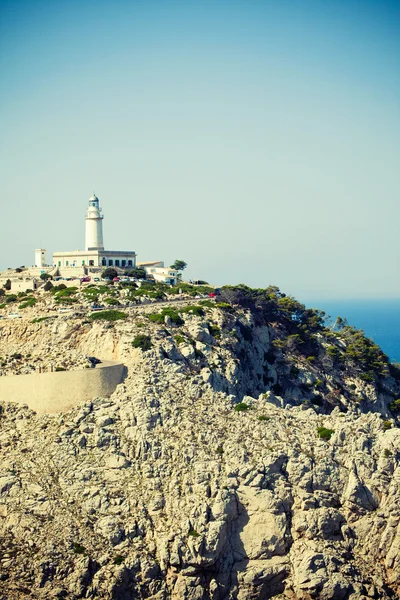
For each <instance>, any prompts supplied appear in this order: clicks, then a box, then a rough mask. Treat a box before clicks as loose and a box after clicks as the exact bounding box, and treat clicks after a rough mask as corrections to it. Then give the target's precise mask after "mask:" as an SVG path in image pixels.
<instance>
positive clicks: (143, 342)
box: [132, 334, 153, 352]
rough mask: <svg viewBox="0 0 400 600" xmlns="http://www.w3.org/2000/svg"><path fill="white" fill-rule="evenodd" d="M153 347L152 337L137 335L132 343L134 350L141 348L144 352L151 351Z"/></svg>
mask: <svg viewBox="0 0 400 600" xmlns="http://www.w3.org/2000/svg"><path fill="white" fill-rule="evenodd" d="M152 345H153V344H152V343H151V338H150V336H149V335H144V334H140V335H137V336H136V337H135V339H134V340H133V342H132V346H133V348H140V349H141V350H143V352H144V351H145V350H150V348H151V347H152Z"/></svg>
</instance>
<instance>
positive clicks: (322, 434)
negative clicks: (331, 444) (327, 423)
mask: <svg viewBox="0 0 400 600" xmlns="http://www.w3.org/2000/svg"><path fill="white" fill-rule="evenodd" d="M334 433H335V431H334V429H328V428H327V427H318V429H317V434H318V437H319V438H320V439H321V440H330V439H331V437H332V435H333V434H334Z"/></svg>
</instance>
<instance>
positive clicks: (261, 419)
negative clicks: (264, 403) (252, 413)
mask: <svg viewBox="0 0 400 600" xmlns="http://www.w3.org/2000/svg"><path fill="white" fill-rule="evenodd" d="M270 418H271V417H267V416H266V415H259V417H258V420H259V421H269V420H270Z"/></svg>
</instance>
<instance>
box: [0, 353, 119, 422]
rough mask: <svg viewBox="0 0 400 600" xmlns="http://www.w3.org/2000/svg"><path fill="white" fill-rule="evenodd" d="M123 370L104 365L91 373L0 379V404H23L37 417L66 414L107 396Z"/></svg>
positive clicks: (84, 370)
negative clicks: (95, 399) (47, 414)
mask: <svg viewBox="0 0 400 600" xmlns="http://www.w3.org/2000/svg"><path fill="white" fill-rule="evenodd" d="M124 371H125V367H124V365H122V364H121V363H115V362H111V361H104V362H102V363H101V364H99V365H96V367H95V368H94V369H82V370H80V371H60V372H53V373H40V374H39V373H34V374H32V375H10V376H3V377H0V400H3V401H7V402H17V403H18V404H27V405H28V406H29V408H30V409H32V410H34V411H36V412H38V413H58V412H64V411H67V410H70V409H71V408H72V407H74V406H77V405H78V404H81V403H83V402H86V401H88V400H93V398H95V397H97V396H101V397H105V396H110V395H111V394H112V393H113V391H114V390H115V388H116V387H117V385H118V384H119V383H121V382H122V380H123V377H124Z"/></svg>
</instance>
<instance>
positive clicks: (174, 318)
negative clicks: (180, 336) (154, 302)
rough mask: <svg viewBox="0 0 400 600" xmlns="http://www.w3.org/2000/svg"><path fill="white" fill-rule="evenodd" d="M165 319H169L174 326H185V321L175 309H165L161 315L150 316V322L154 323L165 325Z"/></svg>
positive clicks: (153, 314)
mask: <svg viewBox="0 0 400 600" xmlns="http://www.w3.org/2000/svg"><path fill="white" fill-rule="evenodd" d="M165 317H169V318H170V319H171V322H172V323H174V325H183V324H184V323H185V321H184V320H183V319H182V317H180V316H179V314H178V311H177V310H175V309H174V308H169V307H165V308H163V309H162V311H161V312H160V313H152V314H150V315H149V319H150V321H153V323H164V321H165Z"/></svg>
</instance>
